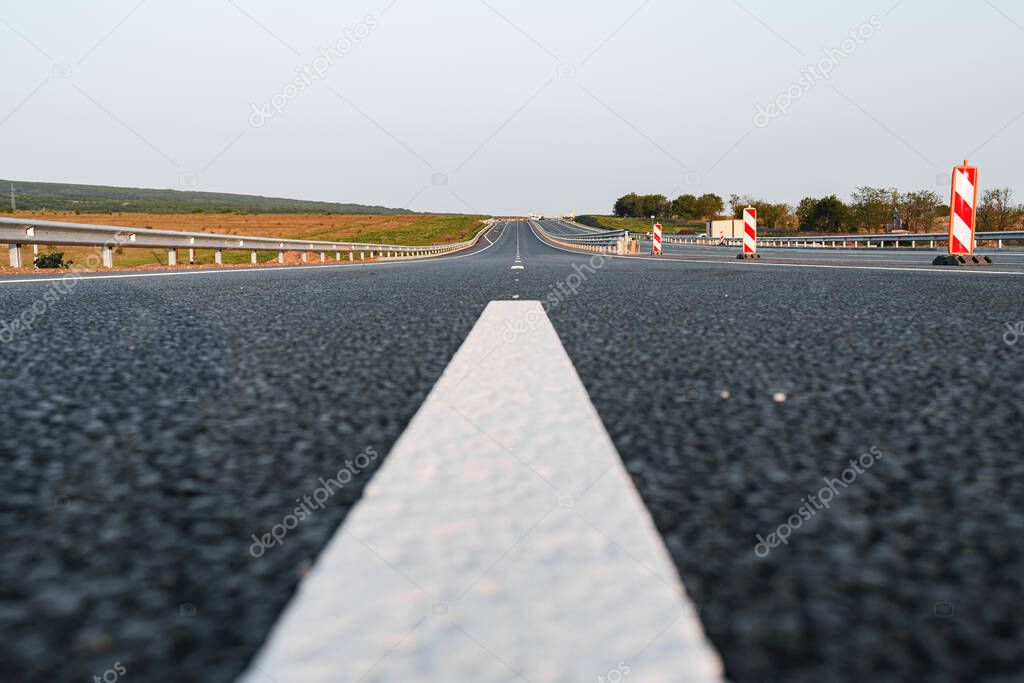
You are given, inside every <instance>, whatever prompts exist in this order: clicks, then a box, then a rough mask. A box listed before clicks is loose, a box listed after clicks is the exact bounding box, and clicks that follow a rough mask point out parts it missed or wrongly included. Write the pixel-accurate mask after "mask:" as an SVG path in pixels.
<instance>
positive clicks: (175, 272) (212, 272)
mask: <svg viewBox="0 0 1024 683" xmlns="http://www.w3.org/2000/svg"><path fill="white" fill-rule="evenodd" d="M496 227H498V226H497V225H495V226H494V227H492V228H490V229H489V230H488V231H487V232H490V231H491V230H494V228H496ZM485 236H486V233H485ZM498 237H499V238H500V237H501V235H498ZM495 243H496V241H495V242H492V243H491V244H488V245H487V246H486V247H484V248H483V249H481V250H480V251H473V252H470V253H468V254H461V253H458V252H456V253H455V254H453V255H451V256H424V257H422V258H416V259H409V260H408V261H378V262H376V263H338V264H331V265H324V266H265V267H256V268H229V269H218V270H167V271H159V272H155V273H119V274H117V275H82V276H81V277H78V278H76V277H75V276H73V275H62V276H61V277H45V278H44V277H39V278H37V277H31V276H25V277H19V278H16V279H13V280H0V285H20V284H26V283H31V282H60V281H61V280H71V279H74V280H76V281H77V282H85V281H88V280H120V279H123V278H134V277H174V276H178V277H181V276H185V275H230V274H232V273H253V272H264V273H265V272H287V271H292V270H308V269H312V268H319V269H327V268H332V269H333V268H371V267H374V266H408V265H411V264H423V263H427V262H435V261H452V260H454V259H457V258H466V257H467V256H476V255H477V254H482V253H484V252H485V251H487V250H488V249H490V248H491V247H493V246H494V244H495ZM470 248H472V247H470ZM363 251H369V249H364V250H363ZM342 253H344V252H342Z"/></svg>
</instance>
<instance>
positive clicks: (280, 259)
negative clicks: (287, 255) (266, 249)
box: [277, 251, 284, 263]
mask: <svg viewBox="0 0 1024 683" xmlns="http://www.w3.org/2000/svg"><path fill="white" fill-rule="evenodd" d="M277 262H278V263H284V252H283V251H279V252H277Z"/></svg>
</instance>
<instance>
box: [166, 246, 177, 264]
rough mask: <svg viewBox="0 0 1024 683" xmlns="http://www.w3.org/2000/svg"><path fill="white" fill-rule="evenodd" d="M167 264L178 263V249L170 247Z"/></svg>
mask: <svg viewBox="0 0 1024 683" xmlns="http://www.w3.org/2000/svg"><path fill="white" fill-rule="evenodd" d="M167 265H169V266H176V265H178V250H177V249H168V250H167Z"/></svg>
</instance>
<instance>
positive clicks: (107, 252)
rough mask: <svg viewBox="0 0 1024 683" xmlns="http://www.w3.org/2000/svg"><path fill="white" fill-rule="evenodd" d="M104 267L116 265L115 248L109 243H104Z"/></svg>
mask: <svg viewBox="0 0 1024 683" xmlns="http://www.w3.org/2000/svg"><path fill="white" fill-rule="evenodd" d="M103 267H104V268H113V267H114V248H113V247H111V246H110V245H109V244H104V245H103Z"/></svg>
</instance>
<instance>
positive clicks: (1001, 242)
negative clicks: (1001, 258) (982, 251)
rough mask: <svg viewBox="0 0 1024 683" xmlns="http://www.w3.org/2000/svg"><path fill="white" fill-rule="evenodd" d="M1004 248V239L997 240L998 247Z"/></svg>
mask: <svg viewBox="0 0 1024 683" xmlns="http://www.w3.org/2000/svg"><path fill="white" fill-rule="evenodd" d="M1002 248H1003V241H1002V240H996V249H1002Z"/></svg>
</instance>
